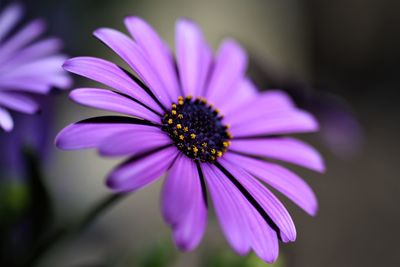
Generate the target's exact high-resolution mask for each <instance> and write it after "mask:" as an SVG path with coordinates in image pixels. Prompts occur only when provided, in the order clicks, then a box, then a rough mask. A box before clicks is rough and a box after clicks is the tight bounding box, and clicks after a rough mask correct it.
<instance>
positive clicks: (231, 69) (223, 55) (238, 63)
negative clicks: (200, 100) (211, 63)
mask: <svg viewBox="0 0 400 267" xmlns="http://www.w3.org/2000/svg"><path fill="white" fill-rule="evenodd" d="M246 67H247V55H246V52H245V51H244V50H243V48H242V47H240V45H239V44H238V43H236V42H235V41H234V40H230V39H228V40H225V41H224V42H223V43H222V44H221V46H220V48H219V51H218V54H217V58H216V61H215V67H214V70H213V72H212V75H211V79H210V84H209V86H208V89H207V97H206V98H207V100H208V101H209V102H210V103H213V104H215V105H217V106H218V104H219V103H220V101H221V100H223V99H225V98H226V97H229V96H230V94H231V91H232V88H233V87H234V86H235V84H237V83H238V81H240V79H243V76H244V72H245V71H246Z"/></svg>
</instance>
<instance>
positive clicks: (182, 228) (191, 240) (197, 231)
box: [162, 154, 207, 251]
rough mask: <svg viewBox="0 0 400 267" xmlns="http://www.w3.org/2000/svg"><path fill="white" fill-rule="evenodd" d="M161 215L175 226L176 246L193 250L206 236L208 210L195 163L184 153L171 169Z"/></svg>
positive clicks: (165, 185)
mask: <svg viewBox="0 0 400 267" xmlns="http://www.w3.org/2000/svg"><path fill="white" fill-rule="evenodd" d="M162 214H163V217H164V220H165V221H166V222H167V223H168V224H169V225H171V226H172V228H173V232H174V239H175V243H176V244H177V246H178V247H179V248H180V249H182V250H185V251H189V250H192V249H194V248H195V247H196V246H197V245H198V244H199V242H200V240H201V238H202V237H203V234H204V230H205V226H206V220H207V208H206V205H205V199H204V196H203V189H202V186H201V181H200V177H199V173H198V170H197V167H196V164H195V163H194V161H193V160H191V159H189V158H188V157H186V156H185V155H183V154H181V155H180V156H178V158H177V159H176V161H175V163H174V164H173V166H172V167H171V170H170V171H169V174H168V176H167V179H166V180H165V183H164V187H163V192H162Z"/></svg>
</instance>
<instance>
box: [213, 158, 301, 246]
mask: <svg viewBox="0 0 400 267" xmlns="http://www.w3.org/2000/svg"><path fill="white" fill-rule="evenodd" d="M219 163H220V165H219V168H221V167H222V168H224V169H225V171H226V173H225V175H227V176H228V175H229V174H230V175H231V176H232V177H233V178H234V179H236V180H237V182H238V183H239V184H241V185H242V186H243V187H244V189H246V190H247V191H248V193H249V194H250V195H251V196H252V197H253V198H254V200H255V201H257V202H258V203H259V204H260V206H261V207H262V209H263V210H264V211H265V212H266V213H267V214H268V216H269V217H270V218H271V220H272V221H273V222H274V223H275V224H276V226H277V227H278V228H279V231H280V233H281V235H283V236H285V238H287V239H288V240H290V241H294V240H295V239H296V228H295V226H294V223H293V220H292V218H291V217H290V215H289V213H288V211H287V210H286V208H285V207H284V206H283V204H282V203H281V202H280V201H279V200H278V199H277V198H276V197H275V196H274V195H273V194H272V193H271V192H270V191H269V190H268V189H267V188H266V187H265V186H264V185H262V184H261V183H260V182H259V181H257V180H256V179H255V178H254V177H252V176H251V175H250V174H248V173H247V172H246V171H244V170H243V169H242V168H240V167H238V166H236V165H233V164H232V163H230V162H228V161H227V160H225V159H224V158H220V160H219ZM217 166H218V165H217ZM221 171H224V170H223V169H221ZM232 177H231V178H232Z"/></svg>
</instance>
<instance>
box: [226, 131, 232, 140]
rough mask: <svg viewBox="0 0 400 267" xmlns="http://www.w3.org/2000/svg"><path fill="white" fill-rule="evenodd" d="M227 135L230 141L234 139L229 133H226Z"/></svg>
mask: <svg viewBox="0 0 400 267" xmlns="http://www.w3.org/2000/svg"><path fill="white" fill-rule="evenodd" d="M226 135H227V136H228V138H229V139H232V138H233V135H232V134H231V133H230V132H228V131H227V132H226Z"/></svg>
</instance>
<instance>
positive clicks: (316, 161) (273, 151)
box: [229, 137, 325, 172]
mask: <svg viewBox="0 0 400 267" xmlns="http://www.w3.org/2000/svg"><path fill="white" fill-rule="evenodd" d="M229 149H230V150H233V151H238V152H241V153H245V154H249V155H256V156H261V157H267V158H273V159H278V160H283V161H287V162H290V163H293V164H297V165H300V166H303V167H306V168H309V169H311V170H314V171H318V172H324V171H325V165H324V161H323V159H322V157H321V155H320V154H319V153H318V151H317V150H315V149H314V148H313V147H311V146H310V145H308V144H306V143H304V142H302V141H300V140H297V139H295V138H290V137H279V138H265V139H238V140H235V139H234V140H232V144H231V146H230V147H229Z"/></svg>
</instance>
